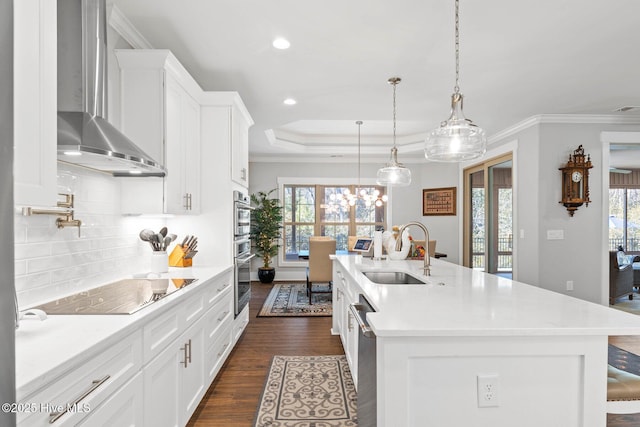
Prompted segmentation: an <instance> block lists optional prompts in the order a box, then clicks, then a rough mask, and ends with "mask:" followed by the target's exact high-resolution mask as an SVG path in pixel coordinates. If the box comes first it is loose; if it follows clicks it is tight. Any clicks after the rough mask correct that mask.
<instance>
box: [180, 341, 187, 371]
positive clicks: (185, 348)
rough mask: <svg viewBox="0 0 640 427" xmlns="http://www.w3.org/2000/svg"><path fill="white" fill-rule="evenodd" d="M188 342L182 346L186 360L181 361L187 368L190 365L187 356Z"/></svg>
mask: <svg viewBox="0 0 640 427" xmlns="http://www.w3.org/2000/svg"><path fill="white" fill-rule="evenodd" d="M187 345H188V344H187V343H185V344H184V347H180V350H182V351H184V360H183V361H182V362H179V363H180V364H181V365H184V367H185V368H186V367H187V366H189V358H188V357H187Z"/></svg>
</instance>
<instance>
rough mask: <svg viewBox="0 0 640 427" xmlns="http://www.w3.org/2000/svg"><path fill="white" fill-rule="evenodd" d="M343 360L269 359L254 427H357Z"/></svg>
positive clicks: (350, 383)
mask: <svg viewBox="0 0 640 427" xmlns="http://www.w3.org/2000/svg"><path fill="white" fill-rule="evenodd" d="M356 408H357V400H356V390H355V387H354V385H353V380H352V379H351V372H350V371H349V365H348V364H347V358H346V357H345V356H344V355H341V356H273V360H272V362H271V368H270V369H269V374H268V376H267V380H266V381H265V384H264V390H263V392H262V398H261V401H260V406H258V411H257V413H256V418H255V423H254V427H267V426H268V427H293V426H295V427H350V426H357V425H358V421H357V416H356Z"/></svg>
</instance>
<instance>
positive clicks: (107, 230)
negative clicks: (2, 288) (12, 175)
mask: <svg viewBox="0 0 640 427" xmlns="http://www.w3.org/2000/svg"><path fill="white" fill-rule="evenodd" d="M120 185H121V183H120V181H119V179H117V178H113V177H111V176H108V175H105V174H102V173H98V172H92V171H89V170H85V169H82V168H76V167H73V166H68V165H64V166H62V165H59V171H58V190H59V191H60V192H72V193H73V194H74V198H75V200H74V202H75V212H74V217H75V218H76V219H79V220H81V221H82V226H81V230H80V231H81V234H80V237H78V228H77V227H65V228H63V229H58V228H57V227H56V225H55V219H56V217H55V216H52V215H36V216H30V217H25V216H22V215H21V214H20V213H19V212H18V211H17V212H16V215H15V218H14V222H15V223H14V227H15V231H14V238H15V251H14V252H15V275H16V291H17V293H18V305H19V307H20V309H25V308H27V307H31V306H34V305H37V304H41V303H44V302H47V301H50V300H53V299H57V298H60V297H63V296H66V295H69V294H72V293H76V292H79V291H81V290H85V289H88V288H92V287H96V286H100V285H102V284H105V283H108V282H110V281H113V280H116V279H120V278H122V277H125V276H127V275H130V274H132V273H136V272H141V271H145V269H147V268H148V266H147V262H146V261H147V258H148V255H149V254H150V252H151V248H150V247H149V246H148V244H147V243H145V242H142V241H141V240H140V238H139V237H138V233H139V232H140V230H141V229H143V228H153V229H154V230H158V229H159V228H160V227H161V226H162V225H164V224H165V221H164V220H158V219H144V218H132V217H124V216H122V214H121V212H122V209H121V206H120Z"/></svg>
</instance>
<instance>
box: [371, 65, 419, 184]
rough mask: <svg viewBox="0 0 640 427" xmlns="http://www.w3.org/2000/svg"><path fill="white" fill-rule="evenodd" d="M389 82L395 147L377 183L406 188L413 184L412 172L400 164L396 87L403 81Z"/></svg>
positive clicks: (395, 78)
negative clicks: (397, 140)
mask: <svg viewBox="0 0 640 427" xmlns="http://www.w3.org/2000/svg"><path fill="white" fill-rule="evenodd" d="M388 81H389V84H390V85H391V86H393V147H392V148H391V159H390V161H389V163H387V164H386V166H385V167H383V168H380V169H378V179H377V182H378V184H379V185H391V186H395V187H405V186H407V185H409V184H411V171H410V170H409V169H408V168H406V167H405V166H404V165H403V164H402V163H399V162H398V149H397V148H396V86H397V85H398V83H400V82H401V79H400V77H391V78H390V79H389V80H388Z"/></svg>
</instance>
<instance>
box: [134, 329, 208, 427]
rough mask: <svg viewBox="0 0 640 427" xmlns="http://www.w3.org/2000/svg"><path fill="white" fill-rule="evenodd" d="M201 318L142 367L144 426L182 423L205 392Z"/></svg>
mask: <svg viewBox="0 0 640 427" xmlns="http://www.w3.org/2000/svg"><path fill="white" fill-rule="evenodd" d="M204 324H205V322H204V319H203V318H201V319H200V320H198V321H197V322H196V323H194V324H193V325H192V326H191V327H190V328H189V329H187V330H186V331H185V332H184V333H183V334H182V335H180V337H178V339H176V340H175V341H174V342H173V343H171V344H169V345H168V346H167V348H166V349H165V350H164V351H162V352H161V353H160V354H159V355H158V357H156V358H155V359H154V360H153V361H152V362H150V363H149V364H148V365H147V366H145V369H144V413H145V425H147V426H158V427H160V426H183V425H185V424H186V423H187V422H188V421H189V417H190V416H191V414H192V413H193V411H194V410H195V409H196V407H197V406H198V403H199V402H200V399H201V398H202V396H203V395H204V392H205V391H206V386H208V382H207V384H206V385H205V382H204V381H205V379H206V377H205V370H204V367H205V360H204V343H205V332H204V331H205V329H204Z"/></svg>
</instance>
